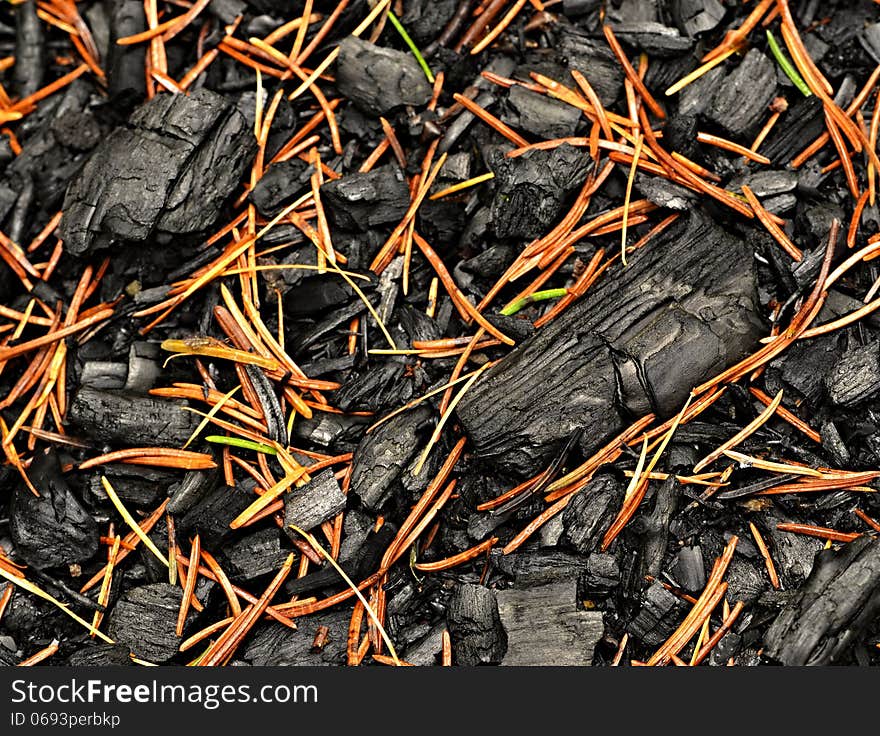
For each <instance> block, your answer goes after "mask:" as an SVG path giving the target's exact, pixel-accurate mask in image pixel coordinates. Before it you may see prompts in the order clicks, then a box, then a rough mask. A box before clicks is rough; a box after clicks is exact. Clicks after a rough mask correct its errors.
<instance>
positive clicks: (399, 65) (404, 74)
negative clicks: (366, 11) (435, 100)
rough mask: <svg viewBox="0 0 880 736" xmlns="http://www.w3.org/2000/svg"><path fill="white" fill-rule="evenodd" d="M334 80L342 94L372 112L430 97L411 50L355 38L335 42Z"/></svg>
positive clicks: (413, 103) (414, 103)
mask: <svg viewBox="0 0 880 736" xmlns="http://www.w3.org/2000/svg"><path fill="white" fill-rule="evenodd" d="M336 80H337V85H338V87H339V91H340V92H342V94H344V95H345V96H346V97H348V98H349V99H350V100H351V101H352V102H354V103H355V104H356V105H357V106H358V107H359V108H361V109H362V110H363V111H364V112H368V113H372V114H373V115H384V114H385V113H387V112H389V111H390V110H393V109H394V108H396V107H400V106H401V105H424V104H426V103H427V102H428V100H430V99H431V85H429V84H428V81H427V80H426V79H425V75H424V73H423V72H422V70H421V68H420V67H419V65H418V63H417V62H416V60H415V59H414V58H413V57H412V55H411V54H408V53H406V52H404V51H397V50H395V49H389V48H385V47H382V46H376V45H375V44H372V43H370V42H369V41H363V40H361V39H359V38H354V37H348V38H346V39H345V40H344V41H343V42H342V43H341V44H339V56H338V58H337V60H336Z"/></svg>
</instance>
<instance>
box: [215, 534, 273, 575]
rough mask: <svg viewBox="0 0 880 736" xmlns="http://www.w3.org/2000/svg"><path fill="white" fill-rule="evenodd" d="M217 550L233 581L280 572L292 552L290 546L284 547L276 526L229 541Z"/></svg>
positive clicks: (224, 567) (221, 562)
mask: <svg viewBox="0 0 880 736" xmlns="http://www.w3.org/2000/svg"><path fill="white" fill-rule="evenodd" d="M217 551H218V552H219V554H220V559H219V562H220V564H221V566H222V567H223V569H224V570H225V571H226V573H227V575H229V579H230V580H234V581H247V580H253V579H254V578H257V577H260V575H267V574H268V573H270V572H277V570H278V568H280V567H281V565H283V564H284V560H285V559H287V556H288V555H289V554H290V550H289V549H282V547H281V534H280V530H278V529H276V528H275V527H271V528H269V529H260V530H259V531H256V532H253V533H251V534H248V535H246V536H243V537H240V538H238V539H236V540H235V541H234V542H227V543H226V544H224V545H223V547H222V549H219V550H217Z"/></svg>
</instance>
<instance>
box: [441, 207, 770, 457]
mask: <svg viewBox="0 0 880 736" xmlns="http://www.w3.org/2000/svg"><path fill="white" fill-rule="evenodd" d="M756 303H757V297H756V293H755V271H754V266H753V262H752V258H751V253H750V252H749V249H748V247H747V246H746V244H745V243H743V242H742V241H741V240H739V239H738V238H737V237H735V236H733V235H732V234H731V233H729V232H727V231H725V230H724V229H722V228H721V227H719V226H718V225H716V224H715V223H714V222H713V221H712V220H711V219H710V218H708V217H707V216H706V215H704V214H702V213H701V212H700V211H694V212H691V213H690V215H689V216H688V217H687V218H682V219H681V220H679V222H678V223H676V225H673V226H672V228H670V229H669V230H667V231H665V232H664V233H663V234H661V235H659V236H657V238H656V239H655V241H654V243H653V247H651V248H646V249H643V250H639V251H636V252H635V253H634V254H633V256H632V258H631V259H630V263H629V265H628V267H627V268H626V269H624V270H622V271H621V272H620V274H619V276H618V277H617V278H615V279H614V280H613V281H607V282H604V283H603V284H599V285H597V286H595V287H594V288H593V289H591V291H590V292H589V293H588V294H587V296H586V297H585V298H584V299H583V300H582V301H580V302H579V303H577V304H575V305H574V306H572V307H571V308H570V309H569V310H568V311H567V312H565V313H564V314H563V315H562V316H561V317H560V318H559V319H557V320H555V321H554V322H552V323H551V324H550V325H548V326H547V327H546V328H544V329H543V330H541V331H540V332H538V333H537V334H536V335H535V336H534V337H531V338H529V339H528V340H526V341H525V342H523V343H522V344H520V345H519V346H518V347H517V348H515V349H514V350H513V351H512V352H510V353H508V355H507V356H506V357H504V358H502V359H501V360H500V361H499V362H498V363H497V364H496V365H495V366H493V367H492V368H491V369H490V370H489V371H487V372H486V374H485V377H484V378H483V379H482V380H480V381H479V382H477V383H476V384H474V385H473V386H472V387H471V389H470V390H469V391H468V393H467V394H466V395H465V396H464V398H463V399H462V401H461V403H460V404H459V405H458V409H457V411H458V416H459V418H460V419H461V421H462V424H463V425H464V427H465V430H466V431H467V433H468V435H469V437H470V439H471V440H472V441H473V443H474V447H475V449H476V452H477V454H479V455H480V456H482V457H484V458H486V459H488V460H490V461H491V462H493V463H495V464H498V465H499V466H503V467H504V469H505V471H507V472H510V473H514V474H516V475H526V474H529V473H532V474H533V473H535V472H537V470H538V469H539V468H540V467H542V466H543V464H544V463H546V462H547V461H549V459H550V458H551V457H552V455H553V453H554V452H555V451H556V450H558V449H559V447H561V445H562V443H564V442H565V441H566V439H567V438H568V437H570V436H571V433H572V432H573V431H574V430H575V429H577V428H588V429H589V431H587V432H584V434H583V436H582V438H581V443H580V444H581V448H582V449H583V451H584V452H585V453H586V454H590V453H592V452H593V451H595V450H596V449H597V448H598V447H599V446H601V445H602V444H603V443H604V442H607V441H608V439H609V438H610V437H611V436H613V435H614V434H615V433H617V432H620V431H621V430H622V429H623V427H624V426H626V424H628V423H629V420H627V419H626V418H625V416H624V415H622V414H621V413H620V407H619V404H622V405H623V406H624V407H626V408H627V409H628V410H629V412H631V413H633V414H636V415H638V416H641V415H642V414H645V413H648V412H649V411H654V412H656V413H659V414H660V415H664V416H670V415H672V414H673V413H674V412H675V411H677V410H678V409H679V408H680V407H681V405H682V404H683V402H684V401H685V399H686V398H687V395H688V393H689V391H690V390H691V388H692V387H693V386H695V385H698V384H699V383H701V382H702V381H704V380H705V379H707V378H709V377H710V376H712V375H714V374H716V373H717V372H718V371H720V370H722V369H724V368H725V367H727V366H728V365H730V364H731V363H733V362H734V361H736V360H738V359H740V358H742V357H744V356H745V355H746V354H747V353H748V352H750V350H752V349H753V345H754V344H755V342H756V341H757V339H758V337H759V336H760V334H761V330H762V328H761V326H760V324H759V323H758V321H757V319H756ZM535 396H541V401H540V402H536V401H535V400H534V397H535Z"/></svg>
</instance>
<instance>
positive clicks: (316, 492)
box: [284, 468, 345, 531]
mask: <svg viewBox="0 0 880 736" xmlns="http://www.w3.org/2000/svg"><path fill="white" fill-rule="evenodd" d="M344 508H345V494H344V493H343V492H342V489H341V488H340V487H339V483H338V482H337V481H336V476H335V475H334V474H333V471H332V470H330V469H329V468H328V469H326V470H322V471H321V472H320V473H318V474H317V475H315V476H313V477H312V479H311V480H310V481H309V482H308V483H306V484H305V485H304V486H301V487H299V488H294V489H293V490H291V491H290V492H289V493H288V494H287V495H285V497H284V528H285V530H287V529H289V528H290V525H291V524H295V525H296V526H298V527H299V528H300V529H303V530H305V531H308V530H309V529H313V528H314V527H316V526H318V525H319V524H322V523H323V522H325V521H329V520H330V519H332V518H333V517H334V516H336V515H337V514H338V513H339V512H340V511H342V510H343V509H344Z"/></svg>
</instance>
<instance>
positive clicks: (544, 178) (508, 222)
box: [488, 143, 588, 238]
mask: <svg viewBox="0 0 880 736" xmlns="http://www.w3.org/2000/svg"><path fill="white" fill-rule="evenodd" d="M488 163H489V167H490V168H491V169H492V172H493V173H494V174H495V197H494V198H493V200H492V222H493V225H494V228H495V234H496V235H497V236H498V237H499V238H534V237H537V236H539V235H540V234H542V233H544V232H546V231H547V229H548V228H549V227H551V226H552V225H553V224H554V222H555V221H556V219H557V218H558V217H559V215H560V214H561V212H562V207H563V204H564V203H565V201H566V199H567V197H568V195H569V194H572V193H573V192H574V191H575V190H576V189H577V188H578V187H580V186H581V184H583V182H584V179H585V178H586V174H587V166H588V159H587V158H586V157H585V156H584V155H583V152H582V151H581V150H579V149H577V148H575V147H574V146H570V145H569V144H568V143H563V144H562V145H561V146H557V147H556V148H553V149H551V150H549V151H541V150H535V151H529V152H528V153H525V154H523V155H522V156H518V157H517V158H507V157H506V156H505V155H504V154H503V152H502V151H500V150H497V149H496V150H493V151H492V152H491V153H490V155H489V159H488Z"/></svg>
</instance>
